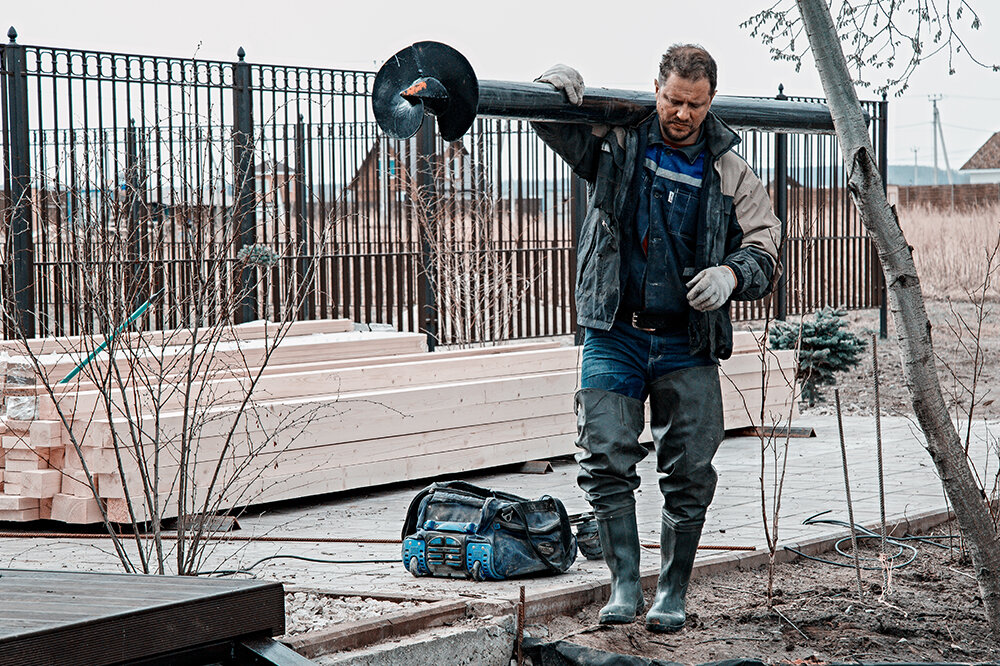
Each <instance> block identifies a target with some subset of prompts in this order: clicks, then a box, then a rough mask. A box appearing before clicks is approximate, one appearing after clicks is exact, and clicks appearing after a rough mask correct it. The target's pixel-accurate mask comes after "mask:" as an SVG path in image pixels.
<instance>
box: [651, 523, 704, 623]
mask: <svg viewBox="0 0 1000 666" xmlns="http://www.w3.org/2000/svg"><path fill="white" fill-rule="evenodd" d="M700 538H701V527H698V528H695V529H693V530H689V531H683V532H678V531H677V530H676V529H674V526H673V524H672V523H669V522H667V521H663V527H662V531H661V532H660V577H659V580H658V581H657V583H656V597H655V598H654V599H653V605H652V606H650V608H649V612H648V613H646V629H648V630H649V631H654V632H657V633H670V632H673V631H680V630H681V629H683V628H684V622H685V621H686V620H687V615H686V614H685V612H684V597H685V595H686V594H687V588H688V582H690V580H691V569H692V568H693V567H694V557H695V554H696V553H697V552H698V540H699V539H700Z"/></svg>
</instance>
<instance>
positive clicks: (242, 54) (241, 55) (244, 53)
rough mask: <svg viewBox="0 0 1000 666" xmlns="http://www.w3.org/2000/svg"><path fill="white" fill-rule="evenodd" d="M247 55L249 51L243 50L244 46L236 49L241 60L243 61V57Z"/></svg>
mask: <svg viewBox="0 0 1000 666" xmlns="http://www.w3.org/2000/svg"><path fill="white" fill-rule="evenodd" d="M246 56H247V52H246V51H244V50H243V47H242V46H241V47H240V48H238V49H236V57H237V58H239V59H240V62H243V58H245V57H246Z"/></svg>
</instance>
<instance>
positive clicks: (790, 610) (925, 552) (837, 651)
mask: <svg viewBox="0 0 1000 666" xmlns="http://www.w3.org/2000/svg"><path fill="white" fill-rule="evenodd" d="M935 534H937V535H938V538H937V539H936V542H937V543H941V544H947V543H951V542H952V541H953V539H950V538H949V529H948V528H947V527H945V528H944V529H940V530H937V531H936V532H935ZM952 536H953V535H952ZM954 541H955V542H956V543H957V540H954ZM907 543H909V544H912V545H913V546H915V547H916V549H917V553H916V556H915V558H914V559H913V562H912V563H910V564H908V565H907V566H904V567H901V568H898V569H894V570H893V571H892V572H891V579H890V583H889V586H888V592H887V593H886V594H884V595H883V594H882V591H883V573H882V571H881V570H880V569H879V570H866V571H862V572H861V573H862V589H863V590H864V596H863V597H862V598H861V599H860V600H859V598H858V592H857V589H858V588H857V577H856V572H855V569H854V568H853V566H852V567H839V566H833V565H831V564H826V563H821V562H815V561H810V560H805V559H799V560H797V561H795V562H792V563H788V564H780V565H778V567H777V570H776V573H775V583H774V605H773V608H772V609H769V608H768V607H767V598H766V590H767V569H766V568H759V569H755V570H749V571H731V572H727V573H723V574H715V575H710V576H706V577H702V578H698V579H696V580H694V581H692V583H691V587H690V590H689V593H688V611H689V615H688V626H687V627H685V628H684V629H683V630H682V631H681V632H679V633H676V634H651V633H649V632H647V631H646V629H645V626H644V625H643V623H642V622H641V621H640V622H636V623H634V624H631V625H620V626H617V627H602V626H601V625H598V624H597V623H596V618H597V611H598V610H599V608H600V606H599V605H594V606H589V607H587V608H584V609H583V610H581V611H580V612H579V613H577V614H576V615H575V616H572V617H569V616H563V617H559V618H556V619H554V620H552V621H550V622H548V623H547V624H546V625H545V626H535V627H532V626H530V625H529V626H528V627H527V629H528V631H529V633H531V634H532V635H536V636H538V635H541V636H544V637H546V639H547V640H556V639H565V640H569V641H572V642H574V643H578V644H580V645H585V646H589V647H594V648H598V649H601V650H605V651H608V652H616V653H620V654H630V655H639V656H643V657H646V658H649V659H661V660H669V661H676V662H680V663H683V664H700V663H705V662H711V661H720V660H723V659H735V658H754V659H760V660H762V661H765V662H767V663H796V664H802V663H821V662H830V661H834V662H867V663H872V662H951V663H954V662H986V661H997V660H1000V642H996V641H992V640H991V639H990V638H989V634H988V629H987V625H986V620H985V615H984V613H983V607H982V601H981V599H980V597H979V590H978V587H977V586H976V583H975V581H974V580H973V578H972V571H971V566H970V565H969V562H968V559H967V558H966V557H962V556H961V555H960V554H959V552H958V549H957V548H956V549H954V550H951V549H945V548H940V547H938V546H934V545H930V544H928V543H925V542H916V541H911V542H907ZM877 548H878V542H877V540H873V542H872V545H871V546H866V545H864V543H863V544H862V546H861V548H860V549H859V552H860V553H861V554H862V555H863V556H869V557H873V556H875V555H876V554H877ZM843 549H844V550H845V552H847V553H848V554H849V553H850V543H849V542H848V543H847V544H845V546H844V548H843ZM889 552H890V555H891V554H893V553H894V552H896V549H894V548H893V549H891V550H890V551H889ZM909 558H910V555H909V553H908V551H907V553H905V554H904V555H902V556H900V557H897V558H896V559H895V561H896V562H900V563H901V562H903V561H905V560H907V559H909ZM831 559H836V560H837V561H839V562H841V563H849V562H850V561H851V560H850V559H847V558H844V557H841V556H838V555H833V556H831ZM865 564H867V565H873V564H876V563H875V562H874V561H869V562H867V563H865V562H864V561H863V562H862V565H863V566H864V565H865ZM650 600H651V599H650V596H649V595H647V602H648V601H650Z"/></svg>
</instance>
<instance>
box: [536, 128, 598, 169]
mask: <svg viewBox="0 0 1000 666" xmlns="http://www.w3.org/2000/svg"><path fill="white" fill-rule="evenodd" d="M531 126H532V128H534V130H535V133H536V134H538V136H539V138H541V140H542V141H544V142H545V144H546V145H548V146H549V147H550V148H551V149H552V150H554V151H556V154H558V155H559V156H560V157H561V158H563V159H564V160H566V163H567V164H569V166H570V167H571V168H572V169H573V171H574V172H575V173H576V175H578V176H580V178H583V179H584V180H585V181H587V182H588V183H593V182H594V179H595V178H596V177H597V161H598V156H599V154H600V150H601V142H602V141H603V135H602V134H601V133H600V132H599V131H598V127H596V126H592V125H585V124H577V123H553V122H533V123H531ZM602 127H603V126H602ZM605 129H606V128H605Z"/></svg>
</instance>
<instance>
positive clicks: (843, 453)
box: [833, 389, 864, 600]
mask: <svg viewBox="0 0 1000 666" xmlns="http://www.w3.org/2000/svg"><path fill="white" fill-rule="evenodd" d="M833 397H834V399H835V400H836V402H837V429H838V430H839V431H840V457H841V459H842V460H843V462H844V490H845V491H846V492H847V519H848V520H849V521H850V523H851V550H852V551H853V552H854V573H855V574H857V577H858V600H861V599H862V598H863V597H864V592H863V591H862V588H861V558H860V557H859V556H858V535H857V532H856V530H855V525H854V504H853V503H852V502H851V481H850V479H849V478H848V475H847V444H846V443H845V442H844V419H843V417H842V415H841V412H840V389H834V390H833Z"/></svg>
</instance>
